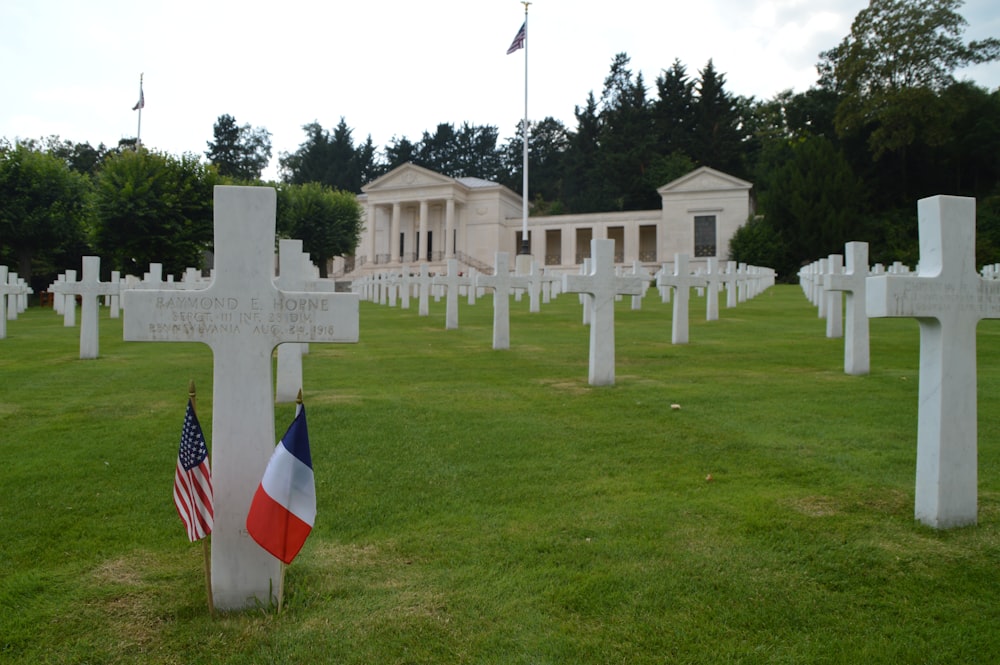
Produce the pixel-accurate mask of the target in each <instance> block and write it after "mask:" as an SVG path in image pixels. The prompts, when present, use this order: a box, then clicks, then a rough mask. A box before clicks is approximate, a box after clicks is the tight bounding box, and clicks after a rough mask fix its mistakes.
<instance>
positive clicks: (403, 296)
mask: <svg viewBox="0 0 1000 665" xmlns="http://www.w3.org/2000/svg"><path fill="white" fill-rule="evenodd" d="M412 284H413V278H412V277H411V276H410V266H406V265H404V266H403V268H402V270H401V272H400V276H399V308H400V309H410V289H411V288H412Z"/></svg>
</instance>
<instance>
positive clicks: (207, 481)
mask: <svg viewBox="0 0 1000 665" xmlns="http://www.w3.org/2000/svg"><path fill="white" fill-rule="evenodd" d="M174 505H176V506H177V514H178V515H180V516H181V520H182V521H183V522H184V526H185V527H187V534H188V540H190V541H191V542H194V541H196V540H201V539H202V538H204V537H205V536H207V535H208V534H210V533H212V518H213V511H212V472H211V470H210V469H209V467H208V446H206V445H205V435H204V434H203V433H202V431H201V425H200V424H199V423H198V417H197V416H196V415H195V413H194V405H193V404H192V403H191V400H188V405H187V413H186V414H185V416H184V429H183V430H182V431H181V447H180V451H179V452H178V453H177V471H176V472H175V473H174Z"/></svg>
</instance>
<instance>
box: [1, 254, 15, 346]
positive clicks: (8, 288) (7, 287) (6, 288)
mask: <svg viewBox="0 0 1000 665" xmlns="http://www.w3.org/2000/svg"><path fill="white" fill-rule="evenodd" d="M7 270H8V268H7V266H0V339H5V338H6V337H7V307H13V308H14V309H15V310H16V309H17V303H14V302H12V303H11V304H9V305H8V304H7V300H8V296H9V297H10V299H11V300H13V299H14V297H15V296H16V294H17V285H16V284H11V283H10V282H8V281H7Z"/></svg>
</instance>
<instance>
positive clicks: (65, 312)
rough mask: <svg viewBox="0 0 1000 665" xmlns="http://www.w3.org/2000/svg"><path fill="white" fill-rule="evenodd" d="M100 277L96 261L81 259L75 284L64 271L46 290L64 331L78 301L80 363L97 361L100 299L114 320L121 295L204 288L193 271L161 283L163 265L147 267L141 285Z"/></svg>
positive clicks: (71, 272)
mask: <svg viewBox="0 0 1000 665" xmlns="http://www.w3.org/2000/svg"><path fill="white" fill-rule="evenodd" d="M100 273H101V259H100V257H97V256H84V257H83V259H82V274H81V277H80V279H79V280H77V279H76V275H77V273H76V270H67V271H66V272H64V273H62V274H60V275H59V276H58V277H57V278H56V281H54V282H53V283H52V284H51V285H50V286H49V291H50V292H51V293H52V294H53V310H54V311H55V312H56V313H57V314H59V315H61V316H62V317H63V325H64V326H66V327H68V328H72V327H74V326H76V298H77V296H79V298H80V301H81V307H82V315H81V319H80V358H81V359H84V360H87V359H93V358H97V357H98V355H99V354H100V340H99V337H98V329H99V326H98V306H99V302H100V297H101V296H104V298H105V302H106V303H107V305H108V306H109V317H110V318H112V319H116V318H118V316H119V304H120V300H121V294H122V293H123V292H125V291H127V290H132V289H139V290H144V289H145V290H149V289H175V290H190V289H197V288H202V287H204V286H205V285H206V284H207V282H205V281H203V280H202V278H201V272H200V271H198V270H197V269H196V268H188V269H187V270H186V271H185V273H184V277H183V281H181V282H174V280H173V276H172V275H171V276H169V277H168V278H167V281H166V282H164V281H163V265H162V264H160V263H151V264H150V266H149V272H147V273H145V274H144V275H143V279H142V281H139V280H138V279H136V278H134V277H133V276H131V275H129V276H127V277H126V278H124V279H122V278H121V277H120V273H119V272H118V271H117V270H113V271H111V280H110V281H108V282H102V281H100Z"/></svg>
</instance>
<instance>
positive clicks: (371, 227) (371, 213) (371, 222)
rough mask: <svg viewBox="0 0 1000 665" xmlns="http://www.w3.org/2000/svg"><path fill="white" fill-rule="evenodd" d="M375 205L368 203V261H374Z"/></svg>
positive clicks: (371, 262)
mask: <svg viewBox="0 0 1000 665" xmlns="http://www.w3.org/2000/svg"><path fill="white" fill-rule="evenodd" d="M375 210H376V208H375V205H374V204H372V203H370V204H368V263H369V264H374V263H375Z"/></svg>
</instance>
